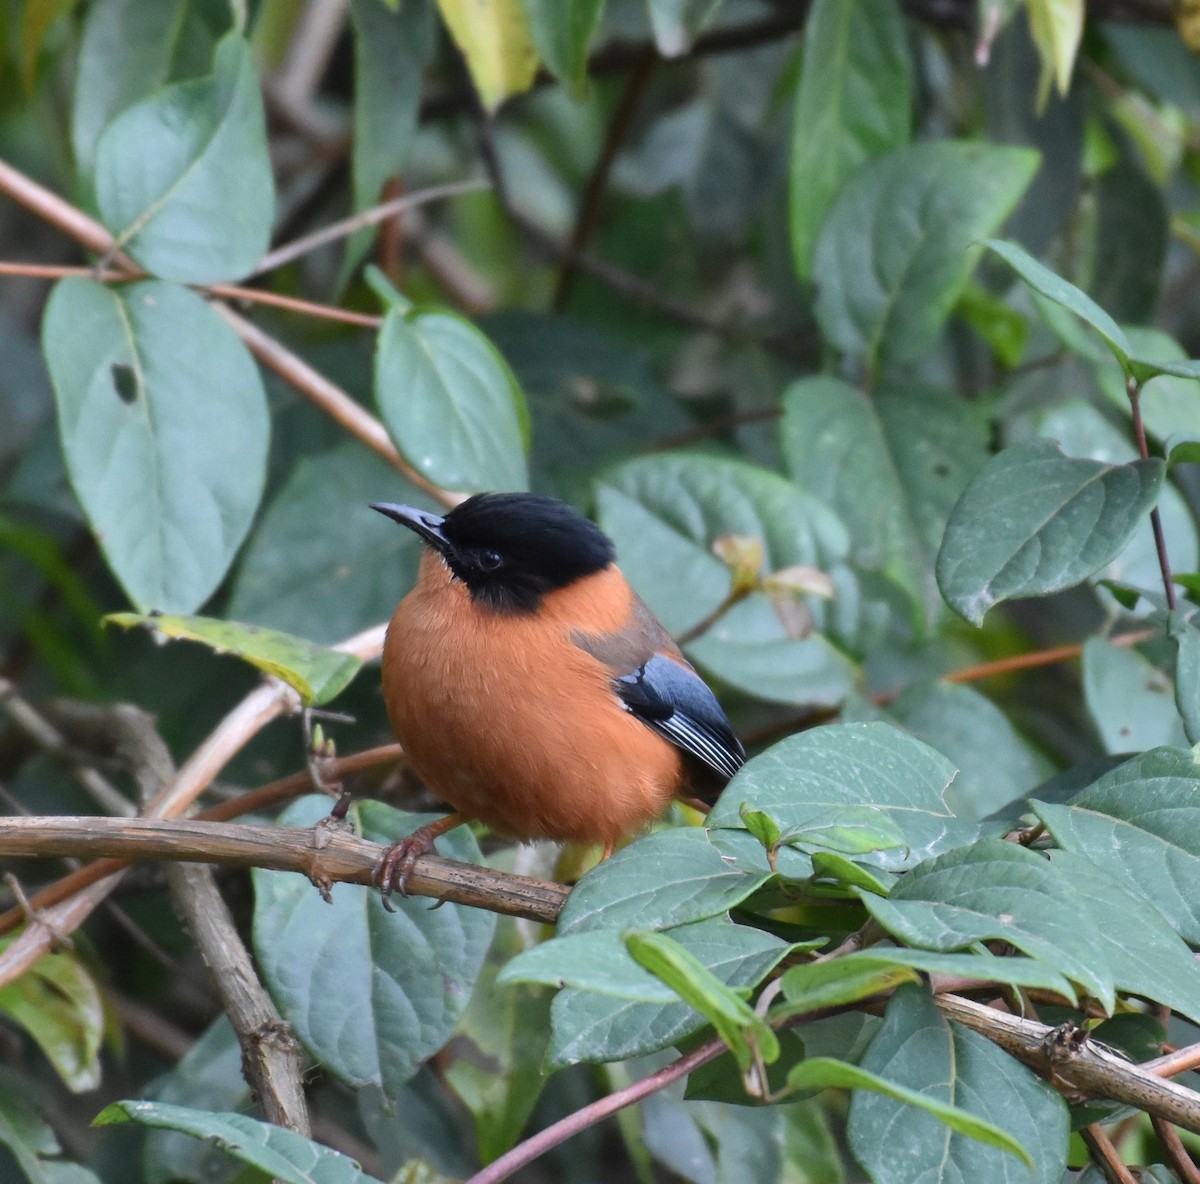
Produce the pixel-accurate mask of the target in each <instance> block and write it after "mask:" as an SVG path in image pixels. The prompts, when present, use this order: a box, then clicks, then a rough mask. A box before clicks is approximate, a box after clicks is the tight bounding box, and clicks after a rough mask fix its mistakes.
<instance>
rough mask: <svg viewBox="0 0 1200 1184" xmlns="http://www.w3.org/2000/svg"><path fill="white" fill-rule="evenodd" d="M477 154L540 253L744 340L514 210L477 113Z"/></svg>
mask: <svg viewBox="0 0 1200 1184" xmlns="http://www.w3.org/2000/svg"><path fill="white" fill-rule="evenodd" d="M479 154H480V156H481V158H482V159H483V164H484V168H485V169H486V170H487V174H488V176H489V178H490V179H491V182H492V188H493V189H494V190H495V191H496V199H497V201H499V203H500V208H501V209H502V210H503V211H504V216H505V217H506V218H507V219H508V220H509V221H510V222H511V223H512V224H513V226H515V227H516V228H517V230H519V231H520V232H521V234H522V235H524V236H525V238H526V239H527V240H528V241H529V242H530V243H531V244H532V245H533V246H534V247H535V248H536V249H537V250H538V251H540V252H541V253H542V254H544V255H546V256H548V257H549V258H550V259H551V260H553V261H554V262H556V263H567V262H568V261H570V262H573V263H574V265H575V266H576V267H577V268H578V269H579V270H580V271H585V272H587V273H588V274H589V275H591V276H594V277H595V278H596V279H598V280H601V281H602V282H603V283H605V284H607V285H608V286H609V287H610V288H612V289H613V291H615V292H617V293H618V294H619V295H621V296H624V297H625V298H626V299H627V300H630V301H633V302H634V303H636V304H639V305H642V306H643V307H645V308H652V309H654V310H655V311H656V312H660V313H662V314H663V315H664V316H668V317H670V318H672V319H673V320H676V321H679V322H680V324H683V325H687V326H688V327H689V328H692V329H699V330H701V331H703V332H705V333H715V334H717V335H718V336H720V337H724V338H730V339H734V340H737V341H742V340H744V339H745V337H746V334H744V333H742V332H741V331H740V330H739V329H738V328H736V327H735V326H732V325H727V324H725V323H723V322H722V321H719V320H717V319H716V318H714V317H710V316H709V315H708V314H707V313H704V312H701V311H699V310H698V309H695V308H692V307H691V306H690V305H687V304H682V303H680V302H679V301H677V300H672V299H671V298H670V297H669V296H663V295H662V293H661V292H659V290H658V289H657V288H656V287H655V286H654V285H653V284H651V283H649V282H648V281H647V280H644V279H642V278H641V276H638V275H634V274H633V273H632V272H630V271H626V270H625V269H624V268H623V267H618V266H616V264H613V263H609V262H607V261H606V260H603V259H597V258H596V257H595V256H593V255H589V254H587V253H586V252H579V251H572V250H571V248H570V247H569V246H568V245H567V244H566V243H563V242H560V241H559V240H558V239H557V238H555V237H554V235H552V234H550V233H548V232H547V231H546V230H544V229H543V228H542V227H541V226H540V225H539V224H538V223H537V222H535V221H534V220H533V219H532V218H530V217H528V216H527V215H526V214H525V213H524V212H523V211H522V210H520V209H518V208H517V206H516V205H515V204H514V203H513V200H512V195H511V194H510V193H509V190H508V187H507V185H506V184H505V181H504V172H503V169H502V168H501V165H500V158H499V156H498V155H497V153H496V146H495V143H494V141H493V138H492V126H491V121H490V119H489V118H488V117H487V116H486V115H485V116H481V118H480V120H479Z"/></svg>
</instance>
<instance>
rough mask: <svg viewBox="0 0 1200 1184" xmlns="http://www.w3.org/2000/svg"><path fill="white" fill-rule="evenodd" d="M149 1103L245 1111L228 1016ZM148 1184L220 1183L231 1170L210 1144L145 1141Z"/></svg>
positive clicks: (170, 1135) (161, 1133)
mask: <svg viewBox="0 0 1200 1184" xmlns="http://www.w3.org/2000/svg"><path fill="white" fill-rule="evenodd" d="M151 1097H152V1100H153V1101H156V1102H165V1103H167V1104H168V1105H172V1106H190V1107H192V1108H193V1109H195V1110H227V1111H234V1112H237V1111H240V1110H244V1109H245V1108H246V1107H247V1105H248V1104H249V1101H250V1087H249V1086H248V1085H247V1084H246V1079H245V1078H244V1077H243V1076H242V1049H241V1045H239V1044H238V1040H237V1037H236V1036H235V1035H234V1032H233V1028H232V1027H231V1026H230V1023H229V1020H228V1019H227V1018H226V1016H224V1015H221V1016H219V1017H218V1018H217V1019H216V1020H214V1021H213V1023H211V1024H210V1025H209V1027H208V1029H207V1030H206V1031H205V1032H204V1033H203V1035H201V1037H200V1038H199V1039H198V1040H197V1041H196V1042H195V1043H194V1044H193V1045H192V1047H191V1048H190V1049H188V1051H187V1053H186V1054H185V1056H184V1057H183V1059H182V1060H180V1061H179V1062H178V1063H177V1064H176V1065H175V1066H174V1067H173V1068H172V1069H171V1070H170V1071H169V1072H167V1074H166V1075H165V1076H163V1077H160V1078H158V1079H157V1080H156V1081H155V1082H154V1085H153V1089H152V1091H151ZM142 1164H143V1171H144V1172H145V1176H146V1184H162V1182H164V1181H169V1180H213V1181H220V1180H222V1179H224V1178H225V1177H226V1176H228V1175H229V1169H230V1168H231V1167H232V1165H231V1164H230V1163H229V1161H228V1160H227V1159H226V1158H225V1156H224V1155H222V1153H221V1152H220V1151H219V1150H218V1149H217V1148H216V1147H214V1146H213V1145H212V1144H211V1143H209V1142H203V1143H198V1142H196V1140H195V1139H194V1138H192V1137H191V1136H190V1135H186V1134H183V1133H182V1132H180V1131H171V1130H158V1131H151V1132H149V1133H148V1134H147V1135H146V1145H145V1151H144V1152H143V1155H142Z"/></svg>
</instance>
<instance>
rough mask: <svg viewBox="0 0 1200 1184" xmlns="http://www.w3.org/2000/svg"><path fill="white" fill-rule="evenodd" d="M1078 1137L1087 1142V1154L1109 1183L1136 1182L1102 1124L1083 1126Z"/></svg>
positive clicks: (1127, 1183) (1136, 1183) (1124, 1183)
mask: <svg viewBox="0 0 1200 1184" xmlns="http://www.w3.org/2000/svg"><path fill="white" fill-rule="evenodd" d="M1079 1137H1080V1138H1081V1139H1082V1140H1083V1141H1084V1143H1086V1144H1087V1149H1088V1154H1089V1155H1091V1157H1092V1160H1093V1161H1094V1162H1095V1164H1096V1166H1097V1167H1098V1168H1099V1169H1100V1170H1101V1171H1102V1172H1103V1173H1104V1178H1105V1179H1106V1180H1107V1181H1108V1182H1109V1184H1138V1182H1137V1177H1136V1176H1135V1175H1134V1174H1133V1173H1132V1172H1131V1171H1130V1170H1129V1169H1128V1168H1127V1167H1126V1166H1125V1163H1124V1161H1123V1160H1122V1159H1121V1153H1120V1152H1119V1151H1118V1150H1117V1149H1116V1147H1114V1146H1113V1142H1112V1140H1111V1139H1110V1138H1109V1137H1108V1135H1107V1134H1105V1132H1104V1128H1103V1127H1102V1126H1100V1125H1099V1124H1096V1123H1093V1124H1092V1125H1091V1126H1085V1127H1084V1128H1083V1129H1082V1130H1081V1131H1080V1132H1079Z"/></svg>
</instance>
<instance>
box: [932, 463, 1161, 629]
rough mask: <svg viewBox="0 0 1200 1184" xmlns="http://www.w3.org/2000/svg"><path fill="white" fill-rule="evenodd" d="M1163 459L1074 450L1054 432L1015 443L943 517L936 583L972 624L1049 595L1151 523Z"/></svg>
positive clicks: (1105, 559) (1096, 567)
mask: <svg viewBox="0 0 1200 1184" xmlns="http://www.w3.org/2000/svg"><path fill="white" fill-rule="evenodd" d="M1164 473H1165V466H1164V465H1163V462H1162V461H1160V460H1157V459H1154V460H1139V461H1134V462H1133V463H1132V464H1127V465H1110V464H1103V463H1101V462H1099V461H1091V460H1082V459H1078V458H1074V457H1067V456H1064V455H1063V454H1062V452H1061V451H1060V450H1059V449H1058V448H1057V446H1056V445H1055V444H1054V443H1053V441H1050V440H1030V441H1026V442H1024V443H1020V444H1014V445H1012V446H1011V447H1009V448H1006V449H1004V450H1003V451H1002V452H1000V453H998V454H997V455H996V456H994V457H993V458H992V459H991V460H990V461H989V462H988V463H987V464H986V465H985V466H984V468H983V470H982V471H981V472H980V473H979V474H978V476H977V477H976V478H975V480H974V481H972V482H971V484H970V485H969V486H968V487H967V489H966V491H965V492H964V493H963V495H962V497H961V498H960V499H959V501H958V504H957V505H956V506H955V507H954V511H953V513H952V514H951V515H950V521H949V522H948V523H947V525H946V534H945V537H944V539H943V540H942V549H941V551H940V553H939V554H938V561H937V577H938V586H939V587H940V588H941V590H942V595H943V596H944V597H945V598H946V602H947V603H948V604H949V605H950V606H951V607H952V608H953V609H955V610H956V611H957V612H959V613H961V614H962V615H963V616H964V617H966V619H967V620H968V621H970V622H971V623H972V624H974V625H979V624H981V623H982V622H983V618H984V614H985V613H986V612H987V610H988V609H989V608H991V607H992V605H994V604H997V603H999V602H1000V601H1003V600H1010V599H1012V598H1013V597H1016V596H1044V595H1046V594H1047V593H1050V592H1059V591H1062V590H1063V589H1064V588H1070V587H1073V586H1074V585H1075V584H1078V583H1081V582H1082V581H1083V580H1085V579H1087V578H1088V576H1090V575H1093V574H1094V573H1096V572H1097V571H1099V570H1100V569H1101V568H1103V567H1105V566H1107V565H1108V564H1109V563H1111V562H1112V560H1113V559H1115V558H1116V557H1117V555H1119V554H1120V553H1121V551H1122V550H1123V549H1124V547H1125V545H1126V544H1127V543H1128V542H1129V539H1130V537H1131V536H1132V534H1133V532H1134V531H1135V530H1136V529H1137V528H1138V527H1139V526H1140V525H1143V524H1144V519H1145V516H1146V515H1147V514H1148V513H1149V512H1150V510H1151V509H1152V508H1153V506H1154V504H1155V502H1156V501H1157V499H1158V495H1159V491H1160V489H1161V487H1162V483H1163V477H1164Z"/></svg>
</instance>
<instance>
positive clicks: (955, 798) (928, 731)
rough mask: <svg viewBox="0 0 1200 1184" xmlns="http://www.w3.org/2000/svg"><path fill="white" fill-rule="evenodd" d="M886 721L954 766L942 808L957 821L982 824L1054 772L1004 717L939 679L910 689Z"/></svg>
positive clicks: (976, 696)
mask: <svg viewBox="0 0 1200 1184" xmlns="http://www.w3.org/2000/svg"><path fill="white" fill-rule="evenodd" d="M887 714H888V717H889V718H890V719H892V720H894V721H895V722H896V723H897V724H899V725H900V727H902V728H904V729H905V731H908V732H911V733H912V734H913V735H914V736H916V737H917V739H918V740H923V741H924V742H925V743H926V744H928V745H929V746H930V747H931V748H934V749H936V750H937V751H938V752H940V753H941V754H942V755H943V756H945V757H946V758H947V759H949V760H951V761H953V762H954V764H956V765H957V766H958V770H959V771H958V776H956V777H955V778H954V782H953V784H952V785H951V786H950V788H949V789H948V790H947V792H946V802H947V803H948V804H949V806H950V808H951V809H952V810H953V811H954V813H955V815H957V816H958V817H961V818H984V817H986V816H987V815H989V814H991V813H993V812H994V811H996V810H999V809H1000V808H1001V807H1002V806H1006V805H1008V803H1009V802H1011V801H1013V800H1014V799H1015V798H1018V797H1020V796H1021V795H1022V794H1024V793H1027V792H1028V791H1029V790H1031V789H1032V788H1033V787H1034V786H1035V785H1038V784H1039V783H1040V782H1042V781H1044V780H1045V779H1046V778H1047V777H1048V776H1050V774H1051V772H1052V771H1053V768H1052V766H1051V765H1050V762H1049V761H1047V760H1046V759H1045V758H1044V757H1043V756H1041V754H1040V753H1038V752H1037V751H1036V750H1035V749H1034V748H1033V747H1032V746H1031V745H1030V744H1029V743H1028V741H1026V740H1025V739H1024V738H1023V737H1022V736H1021V735H1020V733H1019V732H1018V731H1017V730H1016V728H1014V727H1013V725H1012V723H1011V722H1010V721H1009V719H1008V717H1007V716H1006V715H1005V714H1004V712H1002V711H1001V710H1000V708H999V707H997V706H996V705H995V704H994V703H993V702H992V701H991V700H990V699H988V698H986V697H985V696H983V695H981V694H980V693H979V692H978V691H977V690H975V689H974V687H968V686H961V685H954V684H951V683H946V682H942V681H941V680H940V679H922V680H920V681H918V682H914V683H913V684H912V685H910V686H909V687H908V688H906V690H905V691H904V692H903V694H901V695H900V697H899V698H898V699H897V700H896V701H895V702H894V703H892V704H891V705H890V706H889V707H888V712H887Z"/></svg>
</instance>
